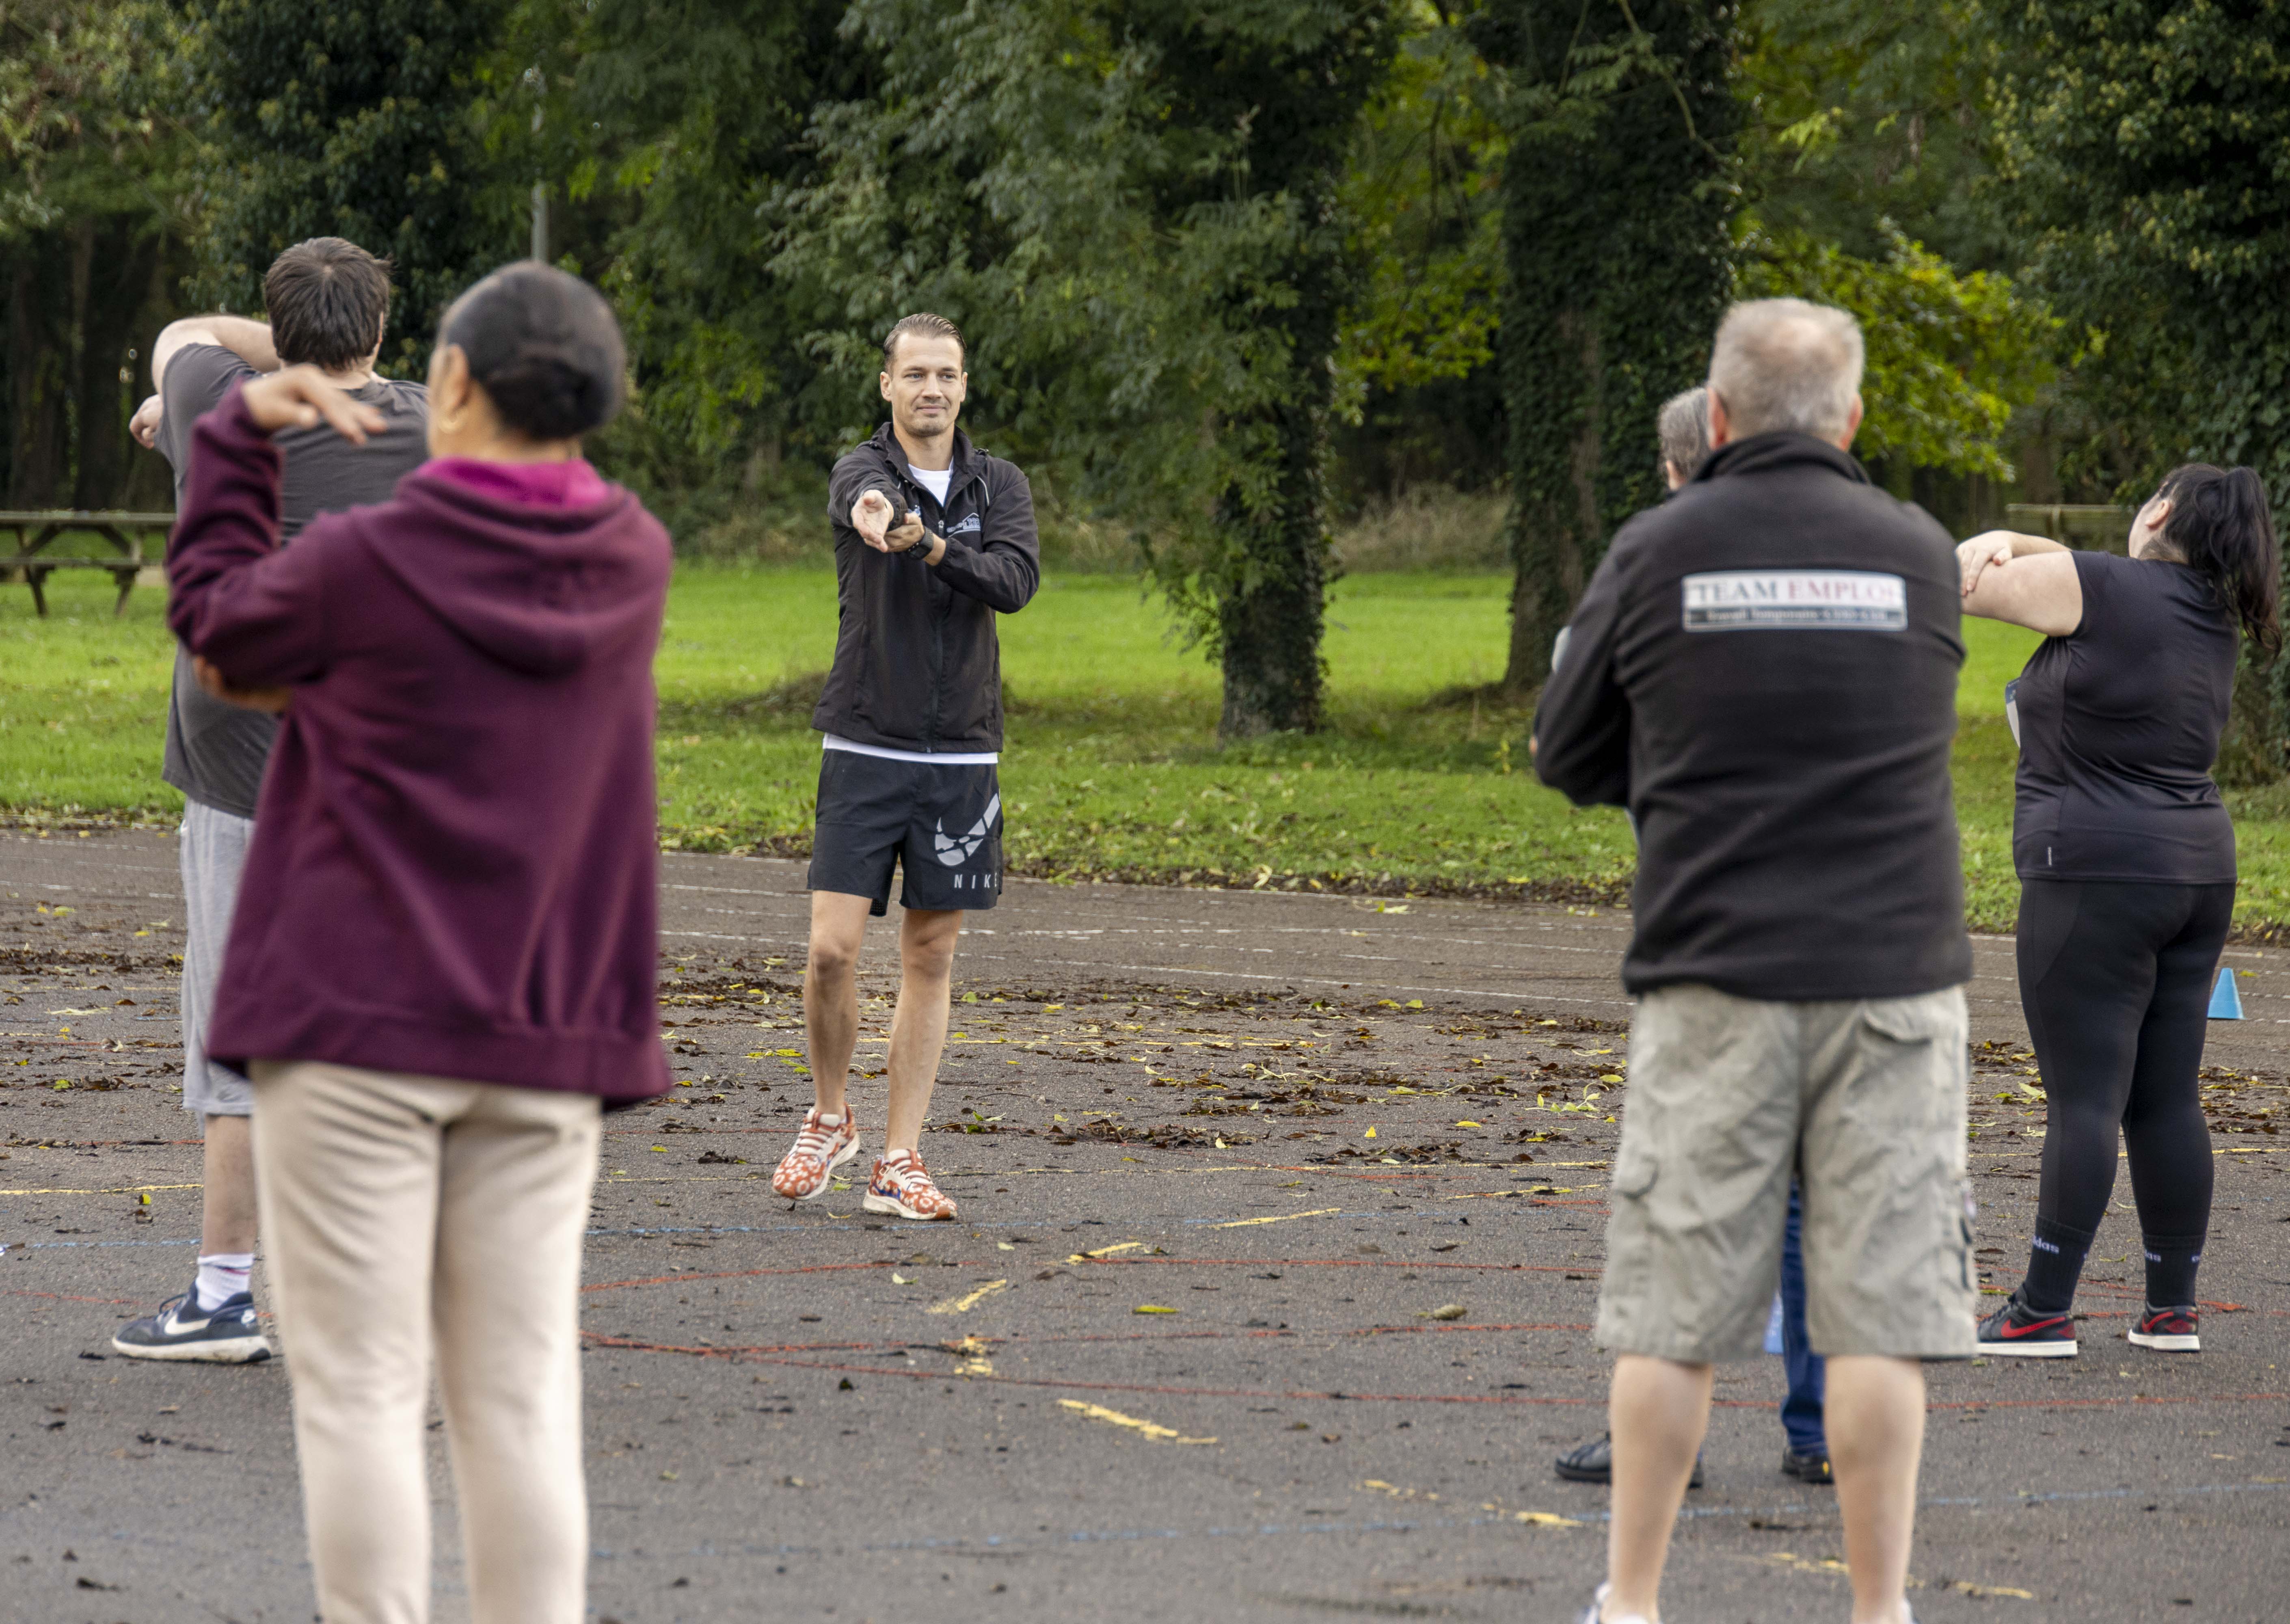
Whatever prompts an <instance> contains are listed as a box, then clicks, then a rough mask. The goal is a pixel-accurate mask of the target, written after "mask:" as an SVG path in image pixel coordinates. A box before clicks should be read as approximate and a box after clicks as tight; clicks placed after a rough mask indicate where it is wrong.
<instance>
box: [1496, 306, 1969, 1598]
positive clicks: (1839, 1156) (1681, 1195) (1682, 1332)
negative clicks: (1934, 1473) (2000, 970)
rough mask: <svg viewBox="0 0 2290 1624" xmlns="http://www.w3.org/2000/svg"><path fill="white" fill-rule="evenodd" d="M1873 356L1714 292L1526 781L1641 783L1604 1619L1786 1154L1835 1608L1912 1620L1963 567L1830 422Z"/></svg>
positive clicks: (1773, 1240)
mask: <svg viewBox="0 0 2290 1624" xmlns="http://www.w3.org/2000/svg"><path fill="white" fill-rule="evenodd" d="M1861 366H1862V344H1861V334H1860V330H1859V329H1858V327H1856V326H1855V325H1854V322H1853V320H1852V318H1851V317H1850V316H1846V314H1845V313H1844V312H1842V311H1838V310H1830V309H1823V308H1820V307H1817V306H1814V305H1808V304H1806V303H1804V302H1802V301H1800V300H1763V301H1759V302H1757V303H1752V304H1746V305H1737V306H1735V307H1734V309H1733V310H1731V311H1730V312H1728V313H1727V315H1726V320H1725V323H1724V324H1723V325H1722V326H1721V327H1720V328H1719V329H1718V340H1717V344H1716V348H1715V350H1714V352H1713V354H1712V356H1711V359H1710V366H1709V438H1710V444H1711V445H1712V446H1713V447H1714V448H1715V449H1714V450H1713V451H1712V452H1711V453H1710V455H1709V457H1708V458H1707V459H1706V460H1704V461H1703V462H1702V464H1701V468H1699V469H1697V470H1696V471H1695V473H1694V476H1693V479H1692V480H1691V481H1690V482H1688V484H1686V485H1685V488H1684V489H1683V490H1681V491H1679V492H1678V493H1677V495H1676V496H1674V497H1673V498H1671V500H1669V501H1668V502H1666V503H1664V504H1663V505H1662V506H1661V507H1660V508H1652V509H1649V510H1648V511H1647V512H1645V513H1643V514H1640V515H1639V516H1637V517H1636V518H1634V519H1632V520H1631V521H1630V522H1629V524H1625V525H1624V526H1623V527H1622V528H1621V531H1620V532H1617V533H1616V535H1615V537H1614V541H1613V547H1612V548H1610V549H1609V551H1608V553H1607V555H1606V557H1605V561H1604V562H1603V563H1601V564H1600V565H1599V566H1598V570H1597V574H1596V576H1595V577H1594V578H1593V580H1591V582H1590V585H1589V588H1588V589H1587V590H1586V591H1585V593H1584V594H1583V598H1582V603H1581V607H1580V609H1579V610H1578V611H1577V612H1576V614H1575V617H1574V620H1573V624H1572V625H1571V626H1570V627H1569V628H1568V635H1567V637H1566V641H1565V645H1564V648H1563V650H1562V652H1561V653H1560V656H1559V659H1558V661H1557V666H1556V667H1555V668H1554V669H1553V671H1552V673H1551V677H1550V682H1549V685H1548V686H1547V687H1546V688H1545V689H1544V691H1543V697H1542V703H1541V708H1540V709H1539V711H1538V712H1537V715H1536V717H1535V743H1536V770H1537V771H1538V772H1540V773H1541V777H1542V778H1543V780H1544V781H1545V782H1547V783H1549V784H1551V785H1552V786H1554V787H1555V788H1559V789H1562V790H1564V791H1565V793H1566V795H1567V796H1569V797H1570V798H1571V799H1573V801H1575V802H1576V803H1577V804H1591V803H1607V804H1616V805H1625V806H1628V807H1629V809H1630V812H1631V813H1632V815H1633V816H1634V817H1635V819H1636V820H1637V829H1638V840H1639V848H1638V876H1637V885H1636V889H1635V895H1634V906H1635V910H1636V925H1635V931H1634V933H1633V937H1632V940H1631V943H1630V948H1629V953H1628V955H1627V956H1625V958H1624V960H1623V964H1622V981H1623V985H1624V986H1625V987H1626V988H1628V989H1629V991H1630V992H1631V993H1633V994H1634V995H1636V996H1637V999H1638V1007H1637V1015H1636V1018H1635V1020H1633V1022H1632V1032H1631V1042H1630V1091H1629V1094H1630V1097H1629V1104H1628V1107H1627V1108H1626V1110H1625V1113H1624V1116H1623V1121H1622V1140H1621V1147H1620V1148H1619V1149H1618V1150H1617V1152H1616V1155H1615V1159H1614V1172H1613V1187H1612V1188H1613V1200H1612V1216H1611V1217H1610V1219H1609V1220H1608V1226H1607V1237H1606V1246H1607V1262H1606V1270H1605V1277H1604V1279H1603V1282H1602V1284H1601V1287H1600V1292H1599V1300H1598V1320H1597V1334H1598V1340H1599V1341H1600V1342H1601V1343H1602V1344H1604V1345H1605V1346H1606V1347H1608V1348H1613V1349H1614V1350H1615V1351H1616V1352H1617V1354H1618V1355H1619V1357H1618V1359H1617V1361H1616V1364H1615V1368H1614V1379H1613V1397H1612V1403H1611V1406H1610V1419H1611V1423H1612V1427H1613V1484H1614V1492H1613V1520H1612V1523H1611V1524H1610V1528H1609V1541H1608V1566H1607V1580H1608V1582H1607V1584H1606V1585H1605V1586H1604V1587H1602V1588H1601V1590H1600V1593H1599V1598H1598V1601H1597V1602H1596V1603H1594V1604H1593V1605H1592V1607H1591V1609H1590V1611H1589V1613H1587V1614H1586V1615H1585V1618H1586V1620H1603V1624H1628V1621H1629V1620H1646V1619H1652V1618H1654V1617H1656V1616H1658V1614H1657V1612H1656V1593H1657V1591H1658V1589H1659V1587H1660V1584H1661V1569H1662V1563H1663V1558H1664V1556H1665V1554H1666V1552H1667V1549H1668V1545H1669V1532H1670V1529H1671V1526H1672V1524H1673V1523H1674V1521H1675V1519H1676V1517H1677V1507H1678V1502H1679V1500H1680V1499H1681V1498H1682V1496H1683V1495H1684V1493H1685V1486H1686V1479H1687V1477H1688V1476H1689V1475H1690V1474H1691V1473H1692V1471H1693V1461H1694V1453H1695V1451H1696V1449H1697V1448H1698V1447H1699V1445H1700V1444H1701V1436H1702V1433H1703V1430H1704V1428H1706V1426H1707V1423H1708V1420H1709V1393H1710V1383H1711V1373H1712V1365H1713V1364H1714V1362H1716V1361H1718V1360H1720V1359H1739V1358H1749V1357H1753V1356H1755V1355H1756V1353H1757V1351H1758V1346H1759V1343H1760V1341H1761V1334H1760V1333H1761V1332H1762V1331H1763V1328H1764V1324H1765V1319H1766V1305H1767V1304H1769V1303H1770V1302H1771V1301H1772V1300H1773V1293H1774V1279H1775V1274H1776V1270H1777V1267H1778V1264H1779V1260H1780V1256H1781V1251H1782V1229H1783V1223H1784V1218H1785V1214H1786V1212H1787V1209H1788V1204H1789V1188H1790V1175H1791V1172H1792V1171H1793V1170H1794V1171H1795V1172H1797V1173H1798V1177H1799V1178H1800V1180H1801V1183H1802V1188H1803V1197H1804V1249H1805V1266H1806V1283H1807V1293H1806V1295H1807V1315H1806V1317H1807V1323H1808V1330H1809V1332H1810V1334H1811V1340H1812V1343H1813V1347H1814V1350H1815V1351H1817V1352H1819V1353H1821V1354H1822V1355H1824V1356H1827V1358H1828V1380H1829V1392H1828V1403H1827V1421H1828V1432H1829V1444H1830V1459H1831V1460H1832V1463H1833V1465H1834V1468H1835V1474H1836V1484H1837V1494H1838V1504H1839V1508H1840V1509H1841V1510H1842V1512H1843V1514H1844V1519H1845V1548H1846V1562H1847V1564H1848V1565H1849V1567H1850V1568H1851V1570H1852V1580H1853V1619H1854V1624H1904V1621H1905V1620H1908V1618H1909V1612H1908V1604H1907V1602H1906V1600H1905V1584H1906V1579H1907V1564H1908V1555H1909V1543H1910V1536H1911V1534H1912V1532H1913V1529H1914V1522H1915V1517H1914V1513H1915V1505H1916V1478H1917V1465H1918V1456H1919V1452H1920V1451H1921V1448H1922V1442H1923V1430H1924V1378H1923V1374H1922V1371H1921V1369H1920V1366H1919V1364H1918V1361H1919V1360H1921V1359H1927V1358H1958V1357H1966V1356H1969V1355H1970V1354H1971V1353H1972V1351H1973V1346H1972V1335H1971V1331H1970V1323H1971V1322H1970V1317H1969V1316H1970V1308H1971V1303H1972V1300H1973V1297H1974V1284H1973V1276H1972V1259H1971V1233H1970V1229H1971V1226H1970V1221H1969V1212H1968V1207H1967V1202H1968V1200H1969V1196H1968V1186H1967V1184H1966V1179H1965V1090H1966V1081H1967V1079H1966V1052H1965V1038H1966V1012H1965V1004H1964V993H1963V983H1964V982H1965V981H1966V980H1969V979H1970V976H1971V973H1972V952H1971V942H1970V940H1969V939H1968V938H1967V937H1966V933H1965V928H1964V889H1963V875H1962V869H1961V867H1960V865H1959V860H1958V850H1957V835H1956V820H1955V813H1954V810H1953V805H1952V802H1951V799H1950V780H1949V747H1950V740H1951V738H1952V737H1953V735H1954V733H1955V729H1956V683H1957V676H1958V669H1959V668H1960V667H1961V665H1962V663H1963V659H1964V645H1963V644H1962V642H1961V640H1960V638H1959V636H1958V603H1959V589H1958V571H1957V569H1956V565H1955V555H1954V548H1953V547H1952V546H1951V544H1950V539H1949V537H1948V535H1947V534H1946V532H1943V531H1942V529H1941V527H1940V526H1939V525H1938V524H1934V522H1933V521H1932V520H1931V518H1929V517H1928V516H1926V515H1925V514H1923V513H1921V512H1919V511H1918V510H1917V509H1916V508H1911V507H1909V506H1907V505H1906V504H1903V503H1901V502H1897V501H1894V500H1893V499H1892V498H1890V497H1888V496H1886V494H1885V493H1884V492H1881V491H1878V490H1877V489H1876V488H1874V487H1873V486H1871V485H1870V483H1869V481H1868V478H1867V476H1865V475H1864V474H1863V473H1862V470H1861V468H1860V465H1859V464H1858V463H1856V462H1855V461H1854V460H1853V459H1852V457H1851V456H1849V455H1848V454H1847V452H1846V447H1847V446H1849V445H1850V444H1851V443H1852V439H1853V435H1854V430H1855V429H1856V428H1859V426H1860V421H1861V400H1860V396H1859V394H1858V392H1857V391H1858V388H1859V385H1860V379H1861Z"/></svg>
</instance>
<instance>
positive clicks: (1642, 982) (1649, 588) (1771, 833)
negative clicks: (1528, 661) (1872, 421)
mask: <svg viewBox="0 0 2290 1624" xmlns="http://www.w3.org/2000/svg"><path fill="white" fill-rule="evenodd" d="M1958 581H1959V578H1958V570H1957V564H1956V551H1955V548H1954V546H1953V544H1952V543H1951V542H1950V540H1949V538H1948V534H1947V532H1945V531H1943V530H1942V528H1941V527H1940V525H1939V524H1936V523H1934V520H1933V519H1932V518H1931V516H1929V515H1927V514H1926V513H1924V512H1923V511H1922V510H1921V509H1919V508H1914V507H1911V506H1910V505H1909V504H1907V503H1904V502H1900V501H1896V500H1894V499H1893V498H1892V497H1890V496H1887V495H1886V493H1885V492H1882V491H1880V490H1878V489H1877V488H1876V487H1874V486H1873V485H1871V484H1870V483H1869V479H1868V476H1867V475H1865V474H1864V473H1862V470H1861V465H1860V464H1859V463H1857V462H1855V461H1854V460H1853V459H1852V458H1851V457H1850V456H1848V455H1847V454H1846V453H1845V452H1841V451H1839V450H1838V449H1837V447H1835V446H1834V445H1830V444H1825V443H1823V442H1822V441H1820V440H1817V439H1814V437H1813V436H1809V435H1801V434H1766V435H1758V436H1752V437H1750V438H1749V439H1746V440H1742V441H1739V442H1736V443H1735V444H1731V445H1726V446H1724V447H1721V448H1720V449H1719V450H1718V451H1717V452H1714V453H1712V454H1711V455H1710V456H1709V458H1707V459H1706V460H1704V461H1703V462H1702V464H1701V468H1700V469H1699V471H1697V472H1696V473H1695V475H1694V476H1693V479H1692V480H1691V481H1690V482H1688V483H1687V484H1685V486H1684V487H1683V488H1682V489H1680V490H1679V491H1678V492H1677V494H1676V495H1675V496H1673V497H1672V498H1670V500H1669V501H1667V502H1665V503H1663V504H1662V505H1661V507H1659V508H1652V509H1649V510H1648V511H1646V512H1645V513H1641V514H1639V515H1638V516H1637V517H1635V518H1633V519H1631V520H1630V521H1629V523H1628V524H1625V525H1623V526H1622V527H1621V530H1620V531H1619V532H1616V534H1615V536H1614V541H1613V547H1612V548H1610V549H1608V551H1607V554H1606V556H1605V561H1604V562H1603V563H1601V564H1599V566H1598V568H1597V573H1596V574H1595V575H1593V577H1592V578H1591V580H1590V585H1589V589H1588V590H1587V591H1585V592H1584V594H1583V595H1582V603H1581V607H1580V608H1579V609H1578V610H1576V612H1575V615H1574V620H1573V624H1572V625H1571V626H1569V627H1568V628H1567V631H1566V637H1565V643H1564V644H1563V645H1562V646H1561V648H1560V651H1559V656H1558V660H1557V664H1556V666H1555V667H1554V668H1553V669H1552V671H1551V674H1550V681H1549V684H1548V685H1547V686H1545V688H1544V689H1543V691H1542V702H1541V706H1540V707H1539V708H1537V710H1536V713H1535V718H1534V737H1535V745H1536V752H1537V753H1536V756H1535V771H1536V772H1537V773H1539V774H1540V775H1541V779H1542V781H1543V782H1545V783H1546V784H1549V785H1550V786H1551V787H1552V788H1557V789H1560V790H1563V791H1565V794H1566V796H1567V797H1568V798H1569V799H1570V800H1572V801H1573V802H1574V803H1575V804H1577V805H1589V804H1592V803H1598V802H1605V803H1611V804H1616V805H1626V806H1628V807H1629V809H1630V812H1631V814H1632V816H1633V817H1634V818H1635V819H1636V820H1637V832H1638V872H1637V885H1636V888H1635V891H1634V892H1633V906H1634V908H1635V909H1636V913H1637V919H1636V931H1635V933H1634V935H1633V937H1632V939H1631V942H1630V948H1629V954H1628V955H1627V956H1625V958H1624V959H1623V961H1622V983H1623V985H1624V986H1625V987H1627V988H1629V990H1630V991H1632V992H1643V991H1645V990H1646V989H1648V988H1656V987H1664V986H1669V985H1673V984H1676V983H1680V982H1700V983H1703V984H1705V985H1708V986H1711V987H1715V988H1718V989H1719V990H1720V991H1723V992H1728V993H1732V994H1734V995H1735V996H1740V997H1745V998H1762V999H1771V1000H1776V1001H1782V1002H1797V1001H1801V1000H1814V999H1846V998H1855V999H1857V998H1886V997H1907V996H1912V995H1915V994H1918V993H1926V992H1936V991H1938V990H1940V989H1941V988H1947V987H1953V986H1956V985H1958V983H1961V982H1963V981H1966V980H1970V979H1971V975H1972V943H1971V940H1970V939H1969V938H1968V937H1967V936H1966V934H1965V928H1964V871H1963V868H1962V867H1961V866H1960V863H1959V860H1958V851H1957V831H1956V812H1955V806H1954V803H1953V800H1952V798H1951V795H1950V781H1949V748H1950V740H1952V739H1953V738H1954V736H1955V733H1956V684H1957V676H1958V671H1959V669H1960V668H1961V667H1962V666H1963V663H1964V643H1963V640H1962V636H1961V625H1960V612H1961V605H1962V597H1961V594H1960V590H1959V584H1958Z"/></svg>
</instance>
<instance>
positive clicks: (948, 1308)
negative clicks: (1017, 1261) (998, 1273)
mask: <svg viewBox="0 0 2290 1624" xmlns="http://www.w3.org/2000/svg"><path fill="white" fill-rule="evenodd" d="M1009 1289H1010V1283H1009V1282H1008V1281H1007V1280H989V1281H987V1282H986V1283H985V1284H982V1285H981V1286H979V1287H978V1288H977V1289H976V1290H974V1291H971V1292H965V1293H963V1295H961V1296H959V1297H949V1298H948V1299H947V1300H945V1301H944V1302H934V1303H933V1304H931V1306H930V1307H929V1308H925V1309H924V1310H923V1312H924V1313H925V1314H967V1313H969V1312H970V1311H971V1310H972V1309H973V1308H976V1307H977V1306H978V1305H979V1304H980V1303H981V1302H982V1301H984V1300H986V1299H987V1298H989V1297H991V1296H993V1295H994V1293H995V1292H1006V1291H1008V1290H1009Z"/></svg>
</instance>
